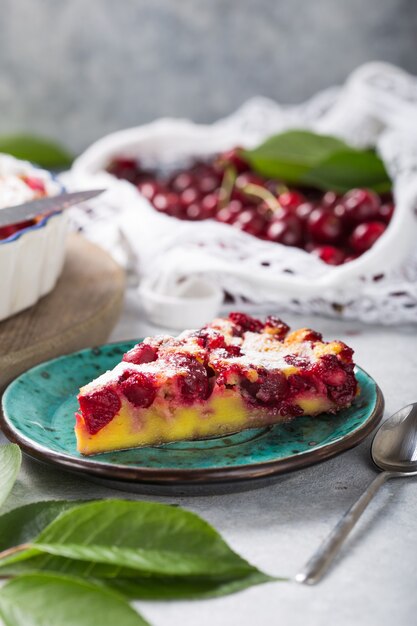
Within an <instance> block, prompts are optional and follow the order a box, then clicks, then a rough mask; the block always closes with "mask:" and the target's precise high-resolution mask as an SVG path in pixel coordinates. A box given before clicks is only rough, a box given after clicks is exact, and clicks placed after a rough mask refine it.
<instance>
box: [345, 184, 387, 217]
mask: <svg viewBox="0 0 417 626" xmlns="http://www.w3.org/2000/svg"><path fill="white" fill-rule="evenodd" d="M342 204H343V206H344V207H345V209H346V216H347V217H348V218H349V219H351V220H352V221H354V222H356V223H361V222H367V221H369V220H373V219H376V218H377V217H378V211H379V207H380V204H381V202H380V199H379V197H378V196H377V194H376V193H374V192H373V191H371V190H370V189H351V190H350V191H348V192H347V193H346V194H345V195H344V196H343V199H342Z"/></svg>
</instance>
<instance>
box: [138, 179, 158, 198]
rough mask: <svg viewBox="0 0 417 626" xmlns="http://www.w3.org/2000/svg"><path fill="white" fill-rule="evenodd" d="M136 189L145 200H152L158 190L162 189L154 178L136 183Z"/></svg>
mask: <svg viewBox="0 0 417 626" xmlns="http://www.w3.org/2000/svg"><path fill="white" fill-rule="evenodd" d="M137 188H138V191H140V193H141V194H142V196H145V198H146V199H147V200H150V201H152V200H153V199H154V197H155V196H156V194H157V193H159V191H162V189H161V186H160V184H159V183H157V182H156V180H144V181H141V182H140V183H138V185H137Z"/></svg>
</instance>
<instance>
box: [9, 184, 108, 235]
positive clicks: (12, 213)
mask: <svg viewBox="0 0 417 626" xmlns="http://www.w3.org/2000/svg"><path fill="white" fill-rule="evenodd" d="M103 191H105V189H94V190H93V189H91V190H90V189H89V190H88V191H75V192H73V193H61V194H59V195H58V196H51V197H49V198H40V199H39V200H32V201H31V202H25V203H24V204H18V205H16V206H9V207H6V208H4V209H0V227H1V226H10V225H11V224H18V223H19V222H24V221H25V220H30V219H32V218H34V217H36V216H37V215H43V214H45V215H48V214H49V213H55V211H63V210H64V209H67V208H68V207H70V206H73V205H74V204H78V203H79V202H85V201H86V200H91V198H95V197H96V196H98V195H99V194H101V193H103Z"/></svg>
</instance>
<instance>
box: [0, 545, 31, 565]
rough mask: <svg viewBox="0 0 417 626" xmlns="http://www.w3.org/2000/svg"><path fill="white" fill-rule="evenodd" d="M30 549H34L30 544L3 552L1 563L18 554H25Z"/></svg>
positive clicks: (0, 555)
mask: <svg viewBox="0 0 417 626" xmlns="http://www.w3.org/2000/svg"><path fill="white" fill-rule="evenodd" d="M29 548H32V545H31V544H30V543H21V544H19V545H18V546H13V547H12V548H8V549H7V550H3V551H2V552H0V561H2V560H3V559H7V558H9V556H13V555H14V554H17V553H18V552H23V551H24V550H28V549H29Z"/></svg>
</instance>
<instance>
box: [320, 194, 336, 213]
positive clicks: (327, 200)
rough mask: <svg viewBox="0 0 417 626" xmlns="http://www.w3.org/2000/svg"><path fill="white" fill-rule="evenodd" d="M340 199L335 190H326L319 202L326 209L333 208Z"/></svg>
mask: <svg viewBox="0 0 417 626" xmlns="http://www.w3.org/2000/svg"><path fill="white" fill-rule="evenodd" d="M339 201H340V196H339V195H338V194H337V193H336V192H335V191H326V193H325V194H324V195H323V197H322V199H321V204H322V205H323V206H325V207H327V208H328V209H333V207H335V206H336V204H338V203H339Z"/></svg>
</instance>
